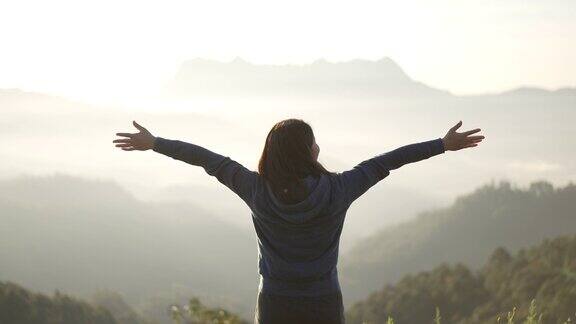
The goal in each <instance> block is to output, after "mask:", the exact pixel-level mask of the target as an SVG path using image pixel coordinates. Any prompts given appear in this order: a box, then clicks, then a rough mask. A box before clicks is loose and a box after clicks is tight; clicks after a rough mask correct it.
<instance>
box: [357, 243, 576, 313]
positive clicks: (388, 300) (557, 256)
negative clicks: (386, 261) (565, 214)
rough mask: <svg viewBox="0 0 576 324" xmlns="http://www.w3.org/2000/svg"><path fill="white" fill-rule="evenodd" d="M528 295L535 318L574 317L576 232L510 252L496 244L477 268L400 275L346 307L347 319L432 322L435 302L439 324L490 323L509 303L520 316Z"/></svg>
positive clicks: (447, 266)
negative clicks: (390, 318)
mask: <svg viewBox="0 0 576 324" xmlns="http://www.w3.org/2000/svg"><path fill="white" fill-rule="evenodd" d="M532 299H535V305H536V309H535V310H536V313H537V314H539V315H541V316H542V321H541V323H546V324H556V323H559V324H562V323H565V321H567V320H568V318H570V319H571V320H572V321H573V320H574V319H576V235H567V236H560V237H557V238H554V239H545V240H544V241H543V242H542V243H541V244H539V245H537V246H534V247H531V248H526V249H520V250H519V251H517V253H516V254H514V255H511V254H510V253H509V252H508V251H507V249H505V248H502V247H499V248H497V249H496V250H494V251H493V252H492V255H491V257H490V259H489V260H488V262H487V263H486V264H485V265H484V266H483V267H481V269H479V270H477V271H473V270H470V269H469V268H468V267H466V266H465V265H463V264H461V263H455V264H448V263H443V264H441V265H439V266H437V267H436V268H434V269H433V270H431V271H425V272H420V273H418V274H409V275H406V276H404V277H403V278H402V279H401V280H400V281H399V282H398V283H396V284H394V285H391V284H389V285H386V287H384V288H383V289H381V290H379V291H377V292H374V293H372V294H371V295H370V296H369V297H368V298H367V299H366V300H364V301H362V302H359V303H357V304H355V305H354V306H353V307H351V308H350V309H348V311H347V323H348V324H356V323H357V324H360V323H366V324H369V323H371V324H374V323H386V321H387V319H388V316H391V317H392V318H393V319H394V320H395V321H394V323H397V324H415V323H432V318H433V317H434V315H435V310H436V307H438V308H439V310H440V313H441V318H442V323H450V324H458V323H460V324H464V323H466V324H483V323H486V324H488V323H490V324H492V323H496V321H497V317H498V316H500V317H501V318H502V320H501V323H503V322H505V321H504V319H506V316H507V312H508V311H510V310H512V309H513V308H514V307H516V308H517V309H516V312H515V313H516V316H515V318H516V319H524V318H526V317H527V315H528V311H529V306H530V303H531V301H532ZM534 323H536V322H534Z"/></svg>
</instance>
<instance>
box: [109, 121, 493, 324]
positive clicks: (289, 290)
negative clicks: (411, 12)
mask: <svg viewBox="0 0 576 324" xmlns="http://www.w3.org/2000/svg"><path fill="white" fill-rule="evenodd" d="M133 124H134V126H135V127H136V128H137V129H138V130H140V132H138V133H134V134H131V133H116V135H119V136H124V137H127V138H123V139H116V140H114V141H113V142H114V143H118V144H116V146H117V147H120V148H122V150H125V151H132V150H140V151H144V150H149V149H152V150H153V151H155V152H158V153H161V154H164V155H167V156H169V157H171V158H173V159H176V160H180V161H183V162H186V163H189V164H192V165H197V166H201V167H203V168H204V170H205V171H206V173H208V174H209V175H211V176H214V177H216V178H217V179H218V181H219V182H221V183H223V184H224V185H225V186H227V187H228V188H230V189H231V190H232V191H233V192H234V193H236V194H237V195H238V196H239V197H240V198H241V199H242V200H243V201H244V202H245V203H246V204H247V205H248V206H249V207H250V209H251V211H252V221H253V223H254V228H255V230H256V233H257V236H258V265H259V274H260V283H259V292H258V297H257V306H256V310H255V317H254V322H255V323H266V324H276V323H299V324H305V323H315V324H321V323H331V324H338V323H344V305H343V303H342V293H341V289H340V284H339V282H338V273H337V269H336V264H337V261H338V244H339V239H340V234H341V232H342V226H343V224H344V218H345V215H346V211H347V210H348V208H349V207H350V205H351V204H352V202H354V201H355V200H356V199H357V198H358V197H360V196H361V195H362V194H363V193H364V192H366V191H367V190H368V189H369V188H370V187H372V186H374V185H375V184H376V183H378V182H379V181H380V180H382V179H384V178H385V177H387V176H388V175H389V174H390V171H391V170H394V169H398V168H399V167H401V166H402V165H404V164H407V163H413V162H417V161H420V160H424V159H428V158H430V157H432V156H435V155H438V154H441V153H444V152H445V151H457V150H461V149H463V148H467V147H474V146H477V145H478V143H479V142H480V141H482V139H483V138H484V136H469V135H471V134H473V133H476V132H479V131H480V129H479V128H476V129H474V130H470V131H466V132H462V133H458V132H456V130H457V129H458V128H459V127H460V126H461V125H462V121H459V122H458V123H457V124H456V125H455V126H453V127H452V128H450V130H448V132H447V133H446V135H445V136H444V137H443V138H436V139H433V140H428V141H424V142H419V143H414V144H409V145H406V146H402V147H399V148H397V149H395V150H392V151H389V152H386V153H383V154H380V155H377V156H375V157H372V158H370V159H367V160H365V161H363V162H361V163H359V164H358V165H356V166H355V167H354V168H352V169H350V170H347V171H344V172H341V173H335V172H330V171H328V170H326V169H325V168H324V167H323V166H322V165H321V164H320V163H319V162H318V154H319V153H320V147H319V146H318V144H317V143H316V140H315V138H314V133H313V131H312V128H311V127H310V125H308V124H307V123H306V122H304V121H303V120H301V119H287V120H283V121H280V122H279V123H277V124H276V125H274V127H272V129H271V130H270V132H269V133H268V136H267V138H266V143H265V145H264V150H263V152H262V156H261V158H260V161H259V164H258V172H255V171H251V170H249V169H247V168H245V167H244V166H242V165H241V164H240V163H238V162H236V161H234V160H232V159H230V157H228V156H223V155H220V154H217V153H215V152H212V151H210V150H208V149H206V148H204V147H201V146H198V145H195V144H191V143H186V142H182V141H178V140H170V139H166V138H162V137H158V136H153V135H152V134H151V133H150V132H149V131H148V130H146V128H144V127H142V126H140V125H139V124H138V123H136V121H133Z"/></svg>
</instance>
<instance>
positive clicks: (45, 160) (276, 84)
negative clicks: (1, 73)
mask: <svg viewBox="0 0 576 324" xmlns="http://www.w3.org/2000/svg"><path fill="white" fill-rule="evenodd" d="M191 62H192V63H191V64H190V65H184V67H183V68H182V70H181V71H179V74H177V76H176V77H175V78H174V80H173V82H171V83H169V84H167V85H166V88H164V89H162V93H163V94H162V96H160V97H158V98H156V99H155V100H154V101H151V102H148V103H146V104H145V105H142V106H137V105H96V104H91V103H90V102H79V101H74V100H70V99H67V98H64V97H57V96H51V95H47V94H42V93H34V92H29V91H25V90H21V89H4V90H0V111H1V113H2V118H1V119H0V147H2V150H1V151H0V161H2V162H1V163H0V183H1V184H2V186H1V189H2V198H1V201H2V203H3V205H4V207H3V209H2V212H1V213H0V222H2V223H3V224H8V225H9V226H7V227H3V230H4V233H3V239H2V245H0V255H2V258H3V260H11V261H10V262H7V263H4V262H3V263H2V266H1V268H0V273H2V274H3V275H2V279H5V280H13V281H16V282H21V283H23V284H26V285H27V286H28V287H30V288H34V289H39V290H42V291H51V290H53V289H58V288H59V289H64V291H69V292H71V293H78V294H84V295H86V296H88V295H89V294H90V293H91V292H92V291H95V290H97V289H99V288H102V287H109V288H113V289H117V290H118V291H122V292H123V293H125V294H127V296H128V299H129V301H130V302H131V303H133V304H137V303H141V302H143V301H144V300H146V298H147V297H149V296H152V295H153V292H159V291H162V290H166V291H170V289H169V288H168V287H167V286H166V285H168V284H169V283H170V282H172V283H173V284H178V285H182V287H185V288H183V289H184V291H188V292H190V291H193V292H195V293H199V294H200V293H201V294H203V295H205V296H207V298H212V299H208V300H222V299H226V298H229V299H230V300H229V301H228V302H227V303H228V305H230V307H231V309H234V310H236V311H239V312H241V313H242V314H244V315H246V316H247V317H249V315H247V314H249V313H250V310H251V309H252V308H253V306H254V305H253V302H254V300H255V299H254V298H255V292H256V287H257V267H256V260H257V251H256V240H255V235H254V233H253V225H252V219H251V215H250V209H249V208H248V206H246V205H245V204H244V203H243V202H242V200H240V199H239V197H237V196H236V195H235V194H234V193H233V192H231V191H230V190H229V189H228V188H226V187H225V186H223V185H222V184H221V183H219V182H218V181H217V180H216V179H215V178H213V177H210V176H209V175H208V174H207V173H206V172H205V171H204V170H203V169H202V168H201V167H198V166H193V165H189V164H186V163H183V162H181V161H176V160H173V159H171V158H169V157H166V156H163V155H161V154H159V153H156V152H153V151H152V150H150V151H144V152H142V151H123V150H121V149H119V148H117V147H115V146H114V144H113V143H112V140H113V139H115V138H116V135H115V134H116V133H117V132H134V133H135V132H137V130H136V129H135V128H134V127H133V126H132V121H133V120H135V121H137V122H138V123H139V124H141V125H142V126H144V127H146V128H147V129H148V130H149V131H150V132H151V133H152V134H153V135H155V136H160V137H163V138H168V139H178V140H182V141H187V142H190V143H194V144H197V145H201V146H203V147H205V148H208V149H210V150H213V151H214V152H217V153H219V154H222V155H225V156H229V157H231V158H232V159H234V160H236V161H238V162H240V163H242V164H243V165H244V166H246V167H247V168H249V169H251V170H257V163H258V160H259V157H260V154H261V153H262V149H263V146H264V139H265V138H266V135H267V133H268V131H269V130H270V128H271V127H272V126H273V125H274V124H275V123H276V122H278V121H280V120H282V119H286V118H300V119H303V120H305V121H306V122H308V123H309V124H310V125H311V126H312V128H313V130H314V134H315V137H316V142H317V143H318V145H319V146H320V155H319V161H320V162H321V163H322V164H323V165H324V166H325V167H326V168H327V169H329V170H331V171H337V172H342V171H344V170H347V169H350V168H352V167H354V166H355V165H356V164H358V163H360V162H361V161H363V160H365V159H368V158H371V157H373V156H375V155H377V154H381V153H384V152H387V151H390V150H393V149H395V148H397V147H400V146H403V145H407V144H411V143H416V142H421V141H427V140H431V139H436V138H439V137H443V136H444V135H445V134H446V132H447V131H448V129H449V128H450V127H452V126H454V125H455V124H456V123H457V122H458V121H459V120H462V121H463V125H462V127H461V129H459V131H465V130H470V129H474V128H481V129H482V131H481V134H482V135H484V136H486V138H485V139H484V140H483V142H482V143H481V145H479V146H478V147H474V148H469V149H465V150H461V151H455V152H451V151H447V152H445V154H442V155H440V156H436V157H432V158H431V159H428V160H424V161H421V162H418V163H415V164H408V165H405V166H403V167H401V168H400V169H397V170H394V171H392V172H391V174H390V175H389V176H388V177H387V178H385V179H384V180H382V181H381V182H380V183H378V184H377V185H376V186H374V187H373V188H371V189H370V190H369V191H368V192H367V193H366V194H364V195H363V196H362V197H361V198H360V199H358V200H357V201H356V202H355V203H354V204H353V205H352V207H351V208H350V209H349V211H348V213H347V218H346V222H345V227H344V230H343V234H342V240H341V244H340V246H341V250H340V253H341V257H342V258H343V259H346V253H347V252H349V251H351V249H352V248H353V247H354V246H355V245H356V244H357V243H359V242H362V240H363V239H365V238H367V237H370V236H371V235H372V234H374V233H377V232H380V231H382V230H383V229H385V228H387V227H389V226H391V225H393V224H399V223H402V222H406V221H408V220H411V219H414V217H415V215H416V214H417V213H418V212H421V211H425V210H429V209H434V208H439V207H443V206H448V205H450V204H452V202H453V201H454V199H455V198H456V197H457V196H459V195H461V194H463V193H466V192H470V191H473V190H474V189H475V188H477V187H479V186H480V185H482V184H484V183H487V182H490V181H494V180H502V179H506V180H509V181H511V182H513V183H514V184H516V185H518V186H527V185H528V184H530V183H531V182H532V181H535V180H542V179H545V180H547V181H549V182H550V183H552V184H554V185H555V186H563V185H566V184H567V183H568V182H569V181H571V180H572V181H573V180H574V179H575V178H576V164H574V163H573V161H574V160H575V159H576V140H575V139H576V128H575V127H574V125H573V121H574V120H576V89H574V88H563V89H559V90H556V91H554V90H547V89H537V88H519V89H513V90H510V91H503V92H501V93H488V94H484V95H475V96H455V95H452V94H451V93H450V92H448V91H445V90H439V89H434V88H432V87H428V86H426V85H425V84H422V83H420V82H416V81H414V80H412V79H411V78H410V77H409V76H408V75H406V74H405V73H404V72H403V70H402V69H401V67H400V66H398V65H397V64H396V63H395V62H394V61H393V60H391V59H382V60H379V61H367V60H354V61H349V62H341V63H327V62H325V61H319V62H316V63H313V64H311V65H302V66H298V67H295V66H277V67H271V66H260V65H255V64H250V63H247V62H245V61H241V60H240V61H238V60H236V61H233V62H230V63H223V62H217V61H210V60H204V61H200V62H198V61H191ZM231 75H233V76H234V77H231ZM208 76H211V77H208ZM191 80H192V81H191ZM220 85H225V86H222V87H220ZM51 177H53V178H51ZM157 204H161V205H160V206H169V207H163V208H160V207H152V206H159V205H157ZM165 208H168V209H165ZM166 210H169V212H166ZM142 217H144V218H142ZM176 220H178V221H177V222H181V224H180V223H178V224H180V225H179V226H173V225H174V224H175V223H174V222H176ZM131 222H133V224H132V223H131ZM134 224H136V225H134ZM170 224H172V225H170ZM132 226H137V227H136V228H138V232H137V233H135V232H133V230H134V229H135V228H134V227H132ZM63 228H66V232H62V229H63ZM91 229H93V231H92V230H91ZM187 231H189V233H190V236H188V235H186V233H187ZM122 233H131V234H127V237H126V238H125V239H126V240H124V239H123V238H122V236H123V235H122ZM226 233H231V234H226ZM200 234H202V236H198V235H200ZM90 235H95V236H94V237H90ZM132 235H133V236H134V237H132ZM106 237H113V239H111V240H110V241H108V245H106V244H101V243H102V240H104V238H106ZM147 238H154V241H153V243H151V242H150V241H148V239H147ZM33 242H44V243H47V242H52V243H51V244H52V245H50V244H48V245H45V244H40V245H37V246H36V245H33ZM31 244H32V245H31ZM151 244H152V245H151ZM211 244H212V245H211ZM74 246H76V247H77V250H76V249H75V248H72V247H74ZM184 246H186V247H191V246H197V247H200V246H212V249H213V250H210V251H212V252H210V253H212V254H214V253H216V255H217V257H216V258H214V259H213V258H211V257H210V253H209V250H204V251H203V250H202V249H198V250H195V251H194V252H190V251H188V250H187V248H184ZM140 248H142V250H140ZM241 248H242V249H241ZM32 251H34V252H32ZM86 251H87V253H89V254H84V253H85V252H86ZM170 251H173V252H174V254H171V252H170ZM216 251H217V252H216ZM142 253H150V255H152V256H153V257H150V256H147V255H140V254H142ZM187 253H190V256H189V257H188V256H187ZM27 254H30V255H32V256H34V255H36V256H37V257H40V256H42V259H38V258H35V257H31V258H29V259H24V258H22V255H27ZM83 254H84V257H85V259H81V260H79V259H74V258H73V257H72V256H71V255H83ZM160 255H164V256H165V257H166V259H158V258H156V257H157V256H160ZM128 256H130V257H128ZM96 259H97V260H100V262H96V263H95V264H93V265H92V263H93V262H95V261H94V260H96ZM127 259H128V260H127ZM57 260H60V261H57ZM152 260H156V261H152ZM219 260H220V261H221V260H233V261H231V262H228V263H221V262H220V261H219ZM179 261H182V263H181V264H179V263H178V262H179ZM155 262H156V263H155ZM82 265H83V266H82ZM79 266H80V267H79ZM99 266H102V269H99V268H98V267H99ZM144 266H145V267H147V268H146V270H145V271H144V270H143V271H144V272H145V273H146V275H149V276H151V277H141V278H136V277H135V278H132V279H133V281H130V282H127V281H126V279H123V278H122V276H119V277H118V273H123V274H124V275H128V274H129V273H131V272H133V271H134V270H135V269H138V268H141V267H144ZM94 267H96V268H94ZM214 267H222V269H221V270H223V269H231V268H234V269H235V270H237V271H236V274H237V277H236V276H235V277H233V278H228V279H230V280H227V281H223V279H224V278H225V277H226V275H225V273H226V271H220V270H219V271H211V270H210V269H214ZM39 269H43V270H42V271H44V272H43V273H44V275H43V274H42V273H41V272H36V270H38V271H39ZM104 269H115V271H112V272H110V273H109V274H107V273H106V272H105V271H103V270H104ZM115 273H116V274H115ZM163 273H164V274H166V275H167V277H166V278H165V277H163V276H162V274H163ZM72 274H75V275H77V276H78V277H77V278H76V279H74V280H73V279H71V275H72ZM144 278H148V279H144ZM88 282H92V284H88ZM366 293H367V292H366ZM247 296H248V297H247ZM250 296H252V297H254V298H252V297H250Z"/></svg>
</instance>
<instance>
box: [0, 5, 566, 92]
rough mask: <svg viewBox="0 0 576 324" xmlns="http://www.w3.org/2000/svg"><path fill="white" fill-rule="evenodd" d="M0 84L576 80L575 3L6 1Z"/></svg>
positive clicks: (467, 86)
mask: <svg viewBox="0 0 576 324" xmlns="http://www.w3.org/2000/svg"><path fill="white" fill-rule="evenodd" d="M0 39H1V42H2V43H1V44H2V47H1V50H0V88H20V89H24V90H29V91H40V92H45V93H51V94H57V95H63V96H67V97H69V98H79V99H84V100H96V99H103V98H106V99H109V100H110V101H111V102H113V101H114V100H120V99H121V98H123V97H152V96H155V95H157V94H158V93H159V91H160V89H161V87H162V86H163V85H164V84H165V83H166V82H167V81H168V80H170V79H171V78H172V77H173V76H174V75H175V73H176V71H177V70H178V68H179V66H180V65H181V64H182V62H184V61H185V60H187V59H192V58H195V57H202V58H208V59H214V60H218V61H222V62H228V61H232V60H233V59H234V58H236V57H241V58H242V59H244V60H246V61H248V62H250V63H253V64H309V63H312V62H313V61H315V60H317V59H320V58H324V59H326V60H328V61H330V62H340V61H347V60H352V59H358V58H359V59H367V60H378V59H380V58H382V57H385V56H386V57H390V58H391V59H393V60H394V61H396V62H397V63H398V64H399V65H400V66H401V67H402V68H403V69H404V70H405V72H406V73H407V74H408V75H409V76H410V77H412V78H413V79H415V80H417V81H420V82H423V83H425V84H427V85H430V86H432V87H436V88H440V89H443V90H448V91H450V92H452V93H454V94H457V95H466V94H480V93H486V92H498V91H506V90H509V89H512V88H515V87H518V86H538V87H543V88H548V89H555V88H558V87H565V86H576V77H575V76H576V63H575V60H574V57H576V1H573V0H546V1H543V0H542V1H539V0H526V1H520V0H500V1H487V0H467V1H456V0H454V1H452V0H435V1H431V0H406V1H335V0H331V1H298V0H292V1H281V2H280V1H270V0H267V1H252V0H245V1H215V0H213V1H168V0H162V1H119V0H114V1H107V0H99V1H78V0H74V1H64V0H54V1H30V0H18V1H5V0H0Z"/></svg>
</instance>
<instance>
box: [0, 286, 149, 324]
mask: <svg viewBox="0 0 576 324" xmlns="http://www.w3.org/2000/svg"><path fill="white" fill-rule="evenodd" d="M0 323H6V324H9V323H13V324H33V323H34V324H54V323H59V324H78V323H93V324H128V323H126V322H119V321H117V320H116V319H115V318H114V316H112V314H111V313H110V312H109V311H108V310H106V309H104V308H103V307H98V306H94V305H91V304H89V303H87V302H85V301H82V300H79V299H76V298H74V297H70V296H67V295H65V294H62V293H60V292H59V291H56V292H55V293H54V295H53V296H46V295H44V294H39V293H33V292H31V291H29V290H27V289H25V288H24V287H22V286H20V285H18V284H15V283H12V282H3V281H0ZM133 324H140V323H138V322H135V323H133ZM142 324H144V323H142Z"/></svg>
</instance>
